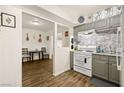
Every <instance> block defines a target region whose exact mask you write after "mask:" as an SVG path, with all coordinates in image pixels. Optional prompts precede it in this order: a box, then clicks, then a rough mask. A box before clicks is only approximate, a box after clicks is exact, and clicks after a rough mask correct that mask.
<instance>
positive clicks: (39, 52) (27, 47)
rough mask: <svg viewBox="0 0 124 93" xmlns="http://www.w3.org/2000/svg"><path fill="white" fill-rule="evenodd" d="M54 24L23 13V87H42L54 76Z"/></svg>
mask: <svg viewBox="0 0 124 93" xmlns="http://www.w3.org/2000/svg"><path fill="white" fill-rule="evenodd" d="M53 32H54V23H53V22H50V21H48V20H44V19H42V18H39V17H37V16H34V15H31V14H28V13H25V12H23V13H22V86H24V87H27V86H28V87H29V86H30V87H32V86H42V85H45V84H44V83H45V81H46V79H47V78H48V77H50V76H52V75H53Z"/></svg>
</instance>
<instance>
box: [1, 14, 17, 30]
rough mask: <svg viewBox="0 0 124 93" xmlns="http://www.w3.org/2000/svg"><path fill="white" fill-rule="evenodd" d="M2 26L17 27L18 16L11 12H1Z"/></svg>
mask: <svg viewBox="0 0 124 93" xmlns="http://www.w3.org/2000/svg"><path fill="white" fill-rule="evenodd" d="M1 26H4V27H11V28H16V17H15V16H14V15H11V14H7V13H3V12H2V13H1Z"/></svg>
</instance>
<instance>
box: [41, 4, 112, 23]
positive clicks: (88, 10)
mask: <svg viewBox="0 0 124 93" xmlns="http://www.w3.org/2000/svg"><path fill="white" fill-rule="evenodd" d="M112 6H113V5H40V6H39V7H41V8H43V9H45V10H47V11H49V12H52V13H54V14H56V15H58V16H60V17H63V18H64V19H66V20H68V21H70V22H72V23H74V24H78V21H77V19H78V17H79V16H84V17H87V18H88V16H90V15H92V14H93V13H95V12H97V11H100V10H103V9H106V8H109V7H112Z"/></svg>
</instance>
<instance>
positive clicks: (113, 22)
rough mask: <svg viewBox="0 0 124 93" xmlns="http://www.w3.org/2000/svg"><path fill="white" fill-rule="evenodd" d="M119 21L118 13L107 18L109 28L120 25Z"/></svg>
mask: <svg viewBox="0 0 124 93" xmlns="http://www.w3.org/2000/svg"><path fill="white" fill-rule="evenodd" d="M120 21H121V20H120V15H116V16H113V17H110V18H109V25H110V28H113V27H118V26H120Z"/></svg>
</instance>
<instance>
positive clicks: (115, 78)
mask: <svg viewBox="0 0 124 93" xmlns="http://www.w3.org/2000/svg"><path fill="white" fill-rule="evenodd" d="M109 81H111V82H114V83H117V84H119V82H120V71H119V70H117V63H116V57H109Z"/></svg>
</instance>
